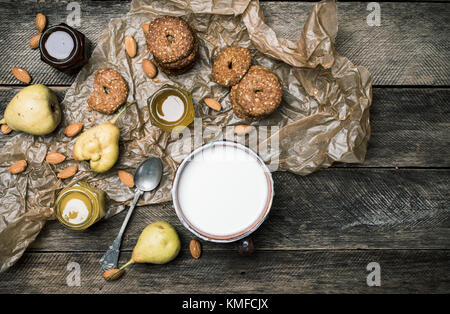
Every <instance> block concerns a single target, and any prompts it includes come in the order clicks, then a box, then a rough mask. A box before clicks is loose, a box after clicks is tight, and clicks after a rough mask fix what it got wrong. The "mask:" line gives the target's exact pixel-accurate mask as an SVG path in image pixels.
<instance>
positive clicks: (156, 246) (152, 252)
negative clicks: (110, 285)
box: [113, 221, 181, 275]
mask: <svg viewBox="0 0 450 314" xmlns="http://www.w3.org/2000/svg"><path fill="white" fill-rule="evenodd" d="M180 247H181V244H180V238H179V237H178V233H177V231H176V230H175V228H174V227H172V225H171V224H169V223H167V222H165V221H157V222H154V223H152V224H150V225H148V226H147V227H145V228H144V230H142V233H141V235H140V236H139V239H138V241H137V243H136V246H135V247H134V249H133V253H132V255H131V259H130V260H129V261H128V262H127V263H126V264H125V265H123V266H122V267H120V270H123V269H124V268H126V267H128V266H129V265H131V264H134V263H150V264H166V263H168V262H170V261H172V260H173V259H174V258H175V257H177V255H178V253H179V252H180ZM113 275H114V274H113Z"/></svg>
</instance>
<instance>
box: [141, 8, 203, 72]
mask: <svg viewBox="0 0 450 314" xmlns="http://www.w3.org/2000/svg"><path fill="white" fill-rule="evenodd" d="M194 36H195V35H194V33H193V31H192V29H191V27H190V26H189V25H188V24H187V23H186V22H185V21H184V20H183V19H181V18H179V17H176V16H163V17H160V18H157V19H155V20H153V21H152V22H151V23H150V25H149V31H148V33H147V34H146V38H147V46H148V48H149V50H150V51H151V52H152V54H153V56H154V57H155V59H157V60H158V61H159V63H170V62H175V61H179V60H181V59H183V58H186V57H187V56H188V55H189V54H190V53H191V52H192V50H193V48H194V42H195V41H194Z"/></svg>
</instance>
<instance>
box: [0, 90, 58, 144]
mask: <svg viewBox="0 0 450 314" xmlns="http://www.w3.org/2000/svg"><path fill="white" fill-rule="evenodd" d="M60 122H61V110H60V108H59V102H58V97H56V95H55V93H54V92H53V91H52V90H51V89H50V88H48V87H47V86H45V85H42V84H36V85H30V86H27V87H25V88H23V89H22V90H21V91H20V92H18V93H17V94H16V95H15V96H14V97H13V99H12V100H11V102H10V103H9V104H8V106H7V107H6V110H5V115H4V118H3V119H2V120H1V121H0V124H7V125H8V126H9V127H10V128H11V129H12V130H15V131H22V132H25V133H28V134H33V135H45V134H49V133H52V132H53V131H54V130H55V129H56V127H57V126H58V124H59V123H60Z"/></svg>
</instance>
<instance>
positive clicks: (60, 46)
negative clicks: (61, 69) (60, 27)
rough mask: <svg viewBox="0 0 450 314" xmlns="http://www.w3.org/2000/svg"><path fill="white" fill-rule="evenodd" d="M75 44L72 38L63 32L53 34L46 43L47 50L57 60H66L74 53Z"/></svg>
mask: <svg viewBox="0 0 450 314" xmlns="http://www.w3.org/2000/svg"><path fill="white" fill-rule="evenodd" d="M73 48H74V42H73V39H72V36H70V35H69V34H68V33H66V32H63V31H56V32H53V33H51V34H50V35H49V36H48V38H47V40H46V41H45V49H46V50H47V52H48V54H49V55H50V56H52V57H53V58H55V59H58V60H63V59H66V58H67V57H68V56H70V54H71V53H72V50H73Z"/></svg>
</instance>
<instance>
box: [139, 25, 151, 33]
mask: <svg viewBox="0 0 450 314" xmlns="http://www.w3.org/2000/svg"><path fill="white" fill-rule="evenodd" d="M141 27H142V30H143V31H144V34H148V31H149V28H150V24H142V25H141Z"/></svg>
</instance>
